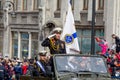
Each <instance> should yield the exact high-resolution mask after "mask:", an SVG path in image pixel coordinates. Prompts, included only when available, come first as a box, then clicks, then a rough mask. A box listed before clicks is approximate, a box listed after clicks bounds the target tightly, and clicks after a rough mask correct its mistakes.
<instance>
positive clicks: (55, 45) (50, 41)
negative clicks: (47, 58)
mask: <svg viewBox="0 0 120 80" xmlns="http://www.w3.org/2000/svg"><path fill="white" fill-rule="evenodd" d="M61 31H62V29H61V28H55V29H53V31H52V35H50V36H48V37H47V38H46V39H45V40H44V41H43V42H42V44H41V45H42V46H44V47H49V49H50V53H51V54H65V53H66V49H65V42H64V41H62V40H60V35H61Z"/></svg>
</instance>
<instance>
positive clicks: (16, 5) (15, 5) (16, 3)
mask: <svg viewBox="0 0 120 80" xmlns="http://www.w3.org/2000/svg"><path fill="white" fill-rule="evenodd" d="M13 3H14V8H15V10H18V0H13Z"/></svg>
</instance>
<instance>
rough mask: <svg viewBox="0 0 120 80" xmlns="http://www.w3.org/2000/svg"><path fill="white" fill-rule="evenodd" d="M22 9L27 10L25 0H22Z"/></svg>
mask: <svg viewBox="0 0 120 80" xmlns="http://www.w3.org/2000/svg"><path fill="white" fill-rule="evenodd" d="M23 10H27V0H23Z"/></svg>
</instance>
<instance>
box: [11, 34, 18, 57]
mask: <svg viewBox="0 0 120 80" xmlns="http://www.w3.org/2000/svg"><path fill="white" fill-rule="evenodd" d="M12 53H13V57H15V56H16V57H17V56H18V33H17V32H12Z"/></svg>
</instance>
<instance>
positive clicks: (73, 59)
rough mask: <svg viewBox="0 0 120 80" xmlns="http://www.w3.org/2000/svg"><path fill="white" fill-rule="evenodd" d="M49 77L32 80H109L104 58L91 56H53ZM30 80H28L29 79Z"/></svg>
mask: <svg viewBox="0 0 120 80" xmlns="http://www.w3.org/2000/svg"><path fill="white" fill-rule="evenodd" d="M53 64H54V66H53V68H54V71H51V73H50V74H51V76H48V77H43V76H41V77H39V79H37V78H36V79H32V78H31V79H32V80H111V76H110V74H109V72H108V70H107V65H106V63H105V61H104V58H103V57H101V56H91V55H74V54H65V55H64V54H59V55H54V56H53ZM24 80H25V78H24ZM29 80H30V79H29Z"/></svg>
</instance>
